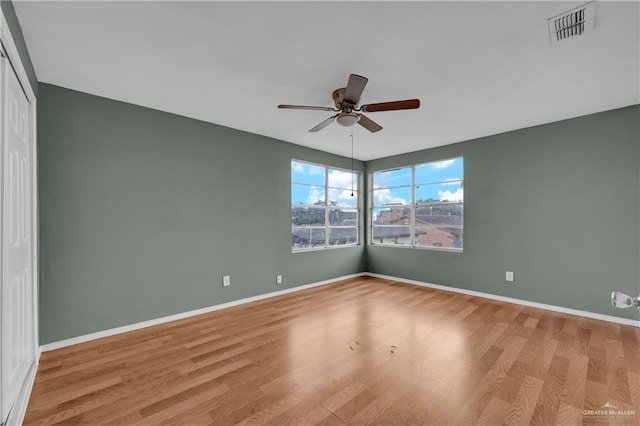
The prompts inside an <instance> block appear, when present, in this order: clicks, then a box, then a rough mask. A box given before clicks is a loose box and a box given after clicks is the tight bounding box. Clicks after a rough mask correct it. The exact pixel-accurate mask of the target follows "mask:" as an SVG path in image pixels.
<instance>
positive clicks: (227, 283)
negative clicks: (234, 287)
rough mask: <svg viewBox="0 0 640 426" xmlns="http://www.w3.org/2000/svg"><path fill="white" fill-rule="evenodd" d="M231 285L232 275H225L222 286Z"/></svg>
mask: <svg viewBox="0 0 640 426" xmlns="http://www.w3.org/2000/svg"><path fill="white" fill-rule="evenodd" d="M229 285H231V276H229V275H225V276H224V277H222V286H223V287H227V286H229Z"/></svg>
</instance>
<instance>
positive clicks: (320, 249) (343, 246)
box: [291, 244, 360, 254]
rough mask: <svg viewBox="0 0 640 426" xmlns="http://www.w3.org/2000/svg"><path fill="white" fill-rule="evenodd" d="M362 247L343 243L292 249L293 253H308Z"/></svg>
mask: <svg viewBox="0 0 640 426" xmlns="http://www.w3.org/2000/svg"><path fill="white" fill-rule="evenodd" d="M354 247H360V244H342V245H338V246H329V247H313V248H301V249H291V253H293V254H296V253H307V252H310V251H324V250H336V249H344V248H354Z"/></svg>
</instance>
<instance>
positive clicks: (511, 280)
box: [505, 271, 513, 282]
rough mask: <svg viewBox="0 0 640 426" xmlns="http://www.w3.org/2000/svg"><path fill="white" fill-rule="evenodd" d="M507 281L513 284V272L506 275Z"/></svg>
mask: <svg viewBox="0 0 640 426" xmlns="http://www.w3.org/2000/svg"><path fill="white" fill-rule="evenodd" d="M505 279H506V280H507V281H510V282H513V272H511V271H507V273H506V275H505Z"/></svg>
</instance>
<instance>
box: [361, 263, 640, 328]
mask: <svg viewBox="0 0 640 426" xmlns="http://www.w3.org/2000/svg"><path fill="white" fill-rule="evenodd" d="M364 275H367V276H369V277H375V278H382V279H385V280H390V281H397V282H401V283H405V284H413V285H417V286H421V287H429V288H436V289H438V290H444V291H451V292H454V293H462V294H467V295H470V296H476V297H482V298H484V299H491V300H499V301H501V302H507V303H515V304H516V305H524V306H530V307H532V308H538V309H546V310H547V311H554V312H560V313H563V314H569V315H578V316H581V317H587V318H593V319H597V320H601V321H609V322H615V323H617V324H624V325H631V326H634V327H640V321H636V320H632V319H626V318H620V317H614V316H612V315H604V314H597V313H595V312H588V311H580V310H578V309H571V308H564V307H562V306H555V305H547V304H546V303H538V302H531V301H528V300H522V299H515V298H513V297H506V296H498V295H495V294H489V293H482V292H479V291H473V290H466V289H463V288H457V287H448V286H444V285H438V284H431V283H426V282H422V281H416V280H408V279H405V278H398V277H392V276H389V275H382V274H375V273H373V272H366V273H365V274H364Z"/></svg>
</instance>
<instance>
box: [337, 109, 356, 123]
mask: <svg viewBox="0 0 640 426" xmlns="http://www.w3.org/2000/svg"><path fill="white" fill-rule="evenodd" d="M359 120H360V116H359V115H358V114H356V113H355V112H343V113H342V114H339V115H338V116H337V117H336V122H337V123H338V124H339V125H341V126H344V127H351V126H353V125H354V124H356V123H357V122H358V121H359Z"/></svg>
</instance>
